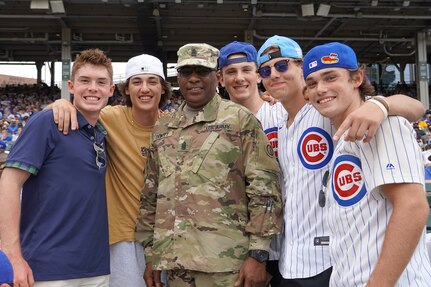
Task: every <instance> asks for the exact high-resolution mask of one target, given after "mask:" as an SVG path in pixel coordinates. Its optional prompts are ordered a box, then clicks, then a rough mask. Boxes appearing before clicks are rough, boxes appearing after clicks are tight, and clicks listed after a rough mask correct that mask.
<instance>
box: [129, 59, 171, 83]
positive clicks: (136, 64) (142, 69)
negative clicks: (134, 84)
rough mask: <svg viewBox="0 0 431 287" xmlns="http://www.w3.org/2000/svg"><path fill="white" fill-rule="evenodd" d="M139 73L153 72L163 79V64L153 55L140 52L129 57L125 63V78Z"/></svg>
mask: <svg viewBox="0 0 431 287" xmlns="http://www.w3.org/2000/svg"><path fill="white" fill-rule="evenodd" d="M140 74H154V75H158V76H160V77H162V79H163V80H164V79H165V74H164V73H163V64H162V62H160V60H159V59H157V58H156V57H154V56H151V55H147V54H142V55H139V56H136V57H133V58H131V59H130V60H129V61H128V62H127V65H126V80H128V79H129V78H130V77H132V76H135V75H140Z"/></svg>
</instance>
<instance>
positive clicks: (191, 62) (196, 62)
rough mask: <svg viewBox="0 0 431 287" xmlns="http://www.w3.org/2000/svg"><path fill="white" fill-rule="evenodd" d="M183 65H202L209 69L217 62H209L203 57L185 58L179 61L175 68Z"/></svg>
mask: <svg viewBox="0 0 431 287" xmlns="http://www.w3.org/2000/svg"><path fill="white" fill-rule="evenodd" d="M184 66H202V67H206V68H210V69H215V68H216V67H217V63H215V64H211V63H209V62H208V61H205V60H203V59H187V60H183V61H181V62H179V63H178V64H177V67H176V68H177V69H179V68H181V67H184Z"/></svg>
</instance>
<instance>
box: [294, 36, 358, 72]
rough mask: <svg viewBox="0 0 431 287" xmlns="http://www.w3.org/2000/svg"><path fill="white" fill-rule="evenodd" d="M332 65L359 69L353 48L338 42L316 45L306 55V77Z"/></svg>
mask: <svg viewBox="0 0 431 287" xmlns="http://www.w3.org/2000/svg"><path fill="white" fill-rule="evenodd" d="M332 67H337V68H345V69H350V70H357V69H358V60H357V59H356V54H355V52H354V51H353V49H352V48H350V47H349V46H347V45H345V44H341V43H338V42H332V43H328V44H324V45H319V46H316V47H314V48H313V49H311V50H310V51H309V52H308V53H307V54H306V55H305V57H304V62H303V64H302V68H303V72H304V79H307V77H308V75H310V74H311V73H313V72H316V71H318V70H321V69H326V68H332Z"/></svg>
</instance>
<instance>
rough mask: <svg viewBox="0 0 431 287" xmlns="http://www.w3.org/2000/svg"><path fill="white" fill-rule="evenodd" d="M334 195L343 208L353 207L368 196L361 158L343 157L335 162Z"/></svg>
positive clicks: (333, 171) (333, 172)
mask: <svg viewBox="0 0 431 287" xmlns="http://www.w3.org/2000/svg"><path fill="white" fill-rule="evenodd" d="M332 193H333V195H334V199H335V200H336V201H337V202H338V204H339V205H341V206H352V205H354V204H356V203H358V202H359V201H360V200H361V199H362V198H363V197H364V196H365V194H367V189H366V188H365V184H364V176H363V173H362V165H361V162H360V161H359V158H357V157H356V156H352V155H341V156H339V157H337V158H336V159H335V161H334V166H333V170H332Z"/></svg>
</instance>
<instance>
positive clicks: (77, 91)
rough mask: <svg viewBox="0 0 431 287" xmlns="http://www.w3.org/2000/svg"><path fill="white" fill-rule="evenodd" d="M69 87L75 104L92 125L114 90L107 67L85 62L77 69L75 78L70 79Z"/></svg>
mask: <svg viewBox="0 0 431 287" xmlns="http://www.w3.org/2000/svg"><path fill="white" fill-rule="evenodd" d="M68 87H69V92H70V93H71V94H73V95H74V101H73V104H74V106H75V107H76V109H77V110H79V111H80V112H81V114H82V115H83V116H84V118H85V119H86V120H87V121H88V122H89V123H90V124H92V125H94V124H95V123H96V121H97V118H98V116H99V113H100V110H101V109H102V108H103V107H104V106H106V104H107V103H108V99H109V97H111V96H112V93H113V92H114V85H113V84H112V82H111V77H110V74H109V72H108V70H107V69H106V67H104V66H102V65H93V64H84V65H82V66H81V67H80V68H79V69H78V70H76V72H75V75H74V78H73V80H70V81H68Z"/></svg>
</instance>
